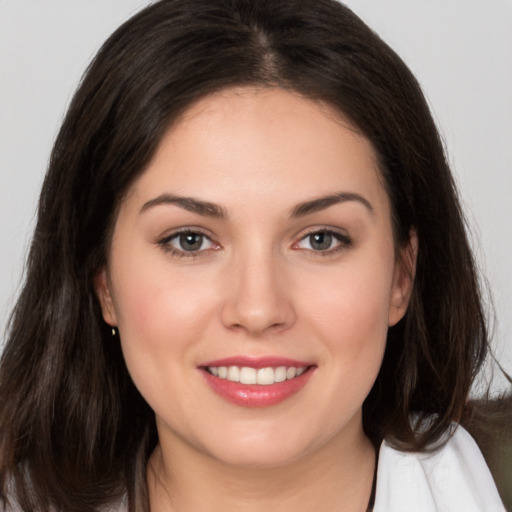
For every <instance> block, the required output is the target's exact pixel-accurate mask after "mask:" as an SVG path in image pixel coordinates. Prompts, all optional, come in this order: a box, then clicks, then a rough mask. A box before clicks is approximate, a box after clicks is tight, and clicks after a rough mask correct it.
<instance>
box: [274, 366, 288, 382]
mask: <svg viewBox="0 0 512 512" xmlns="http://www.w3.org/2000/svg"><path fill="white" fill-rule="evenodd" d="M285 380H286V366H280V367H279V368H276V369H275V371H274V382H284V381H285Z"/></svg>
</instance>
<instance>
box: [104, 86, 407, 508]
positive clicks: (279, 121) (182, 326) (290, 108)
mask: <svg viewBox="0 0 512 512" xmlns="http://www.w3.org/2000/svg"><path fill="white" fill-rule="evenodd" d="M339 193H343V194H352V196H347V197H348V199H347V198H346V197H345V199H346V200H344V201H339V202H336V203H335V204H330V205H326V204H324V205H323V207H320V206H318V205H317V206H318V208H317V210H316V211H312V212H309V213H306V214H303V215H297V211H296V210H297V205H300V204H302V203H304V202H308V201H312V200H316V199H318V198H321V197H325V196H332V195H333V194H339ZM163 194H168V195H172V196H173V197H176V196H179V197H187V198H194V199H197V200H200V201H207V202H209V203H214V204H215V205H217V206H218V207H219V209H222V213H224V218H220V217H216V216H211V215H203V214H202V213H205V212H202V213H198V212H192V211H189V210H187V209H186V208H184V207H183V205H181V206H180V205H178V204H174V203H169V202H165V201H164V202H162V200H161V199H162V195H163ZM157 198H160V199H158V200H156V201H155V199H157ZM144 205H145V206H144ZM294 211H295V215H293V212H294ZM303 213H304V212H303ZM182 228H187V229H190V230H193V231H194V232H197V233H201V234H203V235H205V237H206V238H204V239H203V242H202V245H201V247H200V249H199V250H196V251H193V252H186V251H184V250H183V247H182V246H180V242H179V238H178V237H176V236H175V237H174V238H172V236H173V235H175V233H176V230H179V229H182ZM326 231H331V232H334V233H336V234H337V235H336V236H338V237H339V240H338V238H336V236H335V235H333V238H332V243H331V245H330V246H329V247H328V248H327V249H321V250H318V246H316V245H312V238H311V237H310V236H309V235H310V233H311V232H323V233H324V235H325V232H326ZM173 251H174V252H173ZM176 251H178V253H176ZM403 251H404V253H403V255H402V256H403V259H404V261H406V262H408V265H406V267H408V268H407V269H406V268H405V267H404V266H403V265H401V264H399V263H398V255H397V254H396V251H395V247H394V241H393V235H392V225H391V212H390V203H389V198H388V196H387V194H386V192H385V189H384V187H383V185H382V182H381V178H380V174H379V170H378V167H377V164H376V157H375V154H374V150H373V148H372V146H371V144H370V143H369V142H368V141H367V140H366V138H364V137H363V136H362V135H361V134H360V133H358V131H357V130H356V129H354V128H353V127H352V126H351V125H350V124H349V123H348V122H346V121H345V120H343V119H342V117H341V116H340V115H338V114H336V113H335V112H334V111H333V110H332V109H330V108H329V107H328V106H326V105H323V104H321V103H320V102H315V101H312V100H309V99H305V98H303V97H300V96H299V95H297V94H293V93H290V92H286V91H283V90H281V89H277V88H276V89H254V88H247V87H244V88H237V89H229V90H227V91H223V92H221V93H216V94H214V95H211V96H207V97H205V98H203V99H202V100H200V101H199V102H198V103H197V104H195V105H194V106H192V107H191V108H190V109H189V110H188V111H187V112H186V113H185V115H184V116H182V118H181V119H180V120H179V121H178V122H177V123H175V124H174V125H173V126H172V127H171V128H170V130H169V132H168V133H167V135H166V136H165V137H164V138H163V140H162V141H161V143H160V146H159V149H158V151H157V152H156V154H155V156H154V158H153V160H152V161H151V163H150V165H149V166H148V168H147V169H146V170H145V171H144V172H143V174H142V175H141V176H140V178H139V179H138V180H137V181H136V182H135V183H134V184H133V186H132V188H131V189H130V191H129V193H128V194H127V196H126V198H125V200H124V201H123V203H122V204H121V207H120V210H119V215H118V218H117V222H116V225H115V229H114V233H113V237H112V243H111V248H110V254H109V261H108V265H107V268H105V269H103V270H102V271H101V272H100V273H99V274H98V275H97V278H96V290H97V294H98V297H99V299H100V303H101V305H102V310H103V315H104V319H105V321H106V322H107V323H109V324H110V325H115V326H118V329H119V333H120V338H121V343H122V349H123V353H124V357H125V360H126V364H127V367H128V370H129V372H130V374H131V376H132V378H133V380H134V382H135V384H136V386H137V387H138V389H139V390H140V392H141V393H142V395H143V396H144V397H145V399H146V400H147V401H148V403H149V404H150V406H151V407H152V408H153V410H154V411H155V414H156V419H157V428H158V433H159V440H160V443H159V446H158V447H157V449H156V450H155V453H154V454H153V456H152V458H151V460H150V463H149V465H148V483H149V490H150V501H151V509H152V510H153V511H157V510H180V511H189V510H190V511H192V510H201V511H204V512H208V511H212V512H213V511H217V510H219V511H220V510H222V511H224V510H226V509H227V510H243V511H251V510H262V509H263V508H262V507H263V506H269V507H272V510H278V511H280V510H304V511H306V510H315V511H324V510H325V511H330V510H346V511H363V510H366V507H367V503H368V498H369V494H370V489H371V483H372V478H373V471H374V461H375V451H374V449H373V447H372V445H371V443H370V441H369V440H368V439H367V438H366V436H365V435H364V432H363V428H362V418H361V409H362V404H363V401H364V399H365V397H366V396H367V394H368V393H369V391H370V389H371V387H372V385H373V383H374V381H375V378H376V376H377V374H378V371H379V368H380V365H381V362H382V357H383V353H384V348H385V342H386V333H387V329H388V327H389V326H390V325H393V324H395V323H396V322H398V321H399V320H400V319H401V318H402V316H403V315H404V313H405V311H406V308H407V303H408V300H409V295H410V292H411V286H412V283H411V268H412V267H413V263H414V240H413V241H412V242H411V246H410V247H408V248H404V250H403ZM192 253H193V255H191V254H192ZM237 355H252V356H261V355H279V356H282V357H288V358H293V359H298V360H300V361H307V362H313V363H314V365H315V368H314V370H313V372H314V373H313V374H312V376H311V378H310V379H309V381H308V382H307V384H306V386H305V387H304V388H303V389H301V390H300V391H299V392H298V393H296V394H295V395H293V396H291V397H289V398H288V399H286V400H285V401H284V402H281V403H279V404H277V405H273V406H271V407H263V408H247V407H241V406H238V405H235V404H232V403H229V402H227V401H226V400H224V399H223V398H221V397H220V396H218V395H217V394H216V393H214V392H213V391H212V390H211V389H210V388H209V386H208V385H207V384H206V382H205V379H204V378H203V375H202V374H201V372H200V371H199V370H198V365H200V364H201V363H204V362H206V361H211V360H215V359H219V358H224V357H229V356H237ZM171 496H172V499H171ZM292 507H293V508H292Z"/></svg>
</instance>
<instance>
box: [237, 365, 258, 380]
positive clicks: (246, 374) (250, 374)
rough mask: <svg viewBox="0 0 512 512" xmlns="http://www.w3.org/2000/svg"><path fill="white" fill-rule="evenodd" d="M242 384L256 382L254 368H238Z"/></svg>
mask: <svg viewBox="0 0 512 512" xmlns="http://www.w3.org/2000/svg"><path fill="white" fill-rule="evenodd" d="M239 382H241V383H242V384H256V370H255V369H254V368H247V367H246V366H244V367H243V368H240V381H239Z"/></svg>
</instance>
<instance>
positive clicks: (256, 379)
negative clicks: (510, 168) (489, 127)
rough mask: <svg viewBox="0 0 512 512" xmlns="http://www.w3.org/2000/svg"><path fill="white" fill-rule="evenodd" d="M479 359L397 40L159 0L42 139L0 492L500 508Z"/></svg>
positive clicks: (180, 501) (244, 1)
mask: <svg viewBox="0 0 512 512" xmlns="http://www.w3.org/2000/svg"><path fill="white" fill-rule="evenodd" d="M487 349H488V339H487V331H486V325H485V319H484V315H483V312H482V305H481V301H480V294H479V287H478V281H477V276H476V272H475V265H474V262H473V259H472V255H471V252H470V250H469V248H468V243H467V239H466V234H465V230H464V222H463V218H462V214H461V211H460V207H459V203H458V199H457V195H456V192H455V187H454V184H453V180H452V177H451V175H450V172H449V168H448V166H447V164H446V161H445V158H444V154H443V149H442V144H441V142H440V140H439V137H438V134H437V131H436V129H435V125H434V123H433V121H432V118H431V116H430V113H429V111H428V108H427V106H426V103H425V100H424V98H423V96H422V93H421V91H420V89H419V86H418V84H417V83H416V81H415V80H414V78H413V77H412V75H411V74H410V72H409V71H408V70H407V68H406V67H405V65H404V64H403V63H402V61H401V60H400V59H399V58H398V57H397V56H396V54H395V53H394V52H393V51H392V50H391V49H390V48H389V47H387V46H386V45H385V44H384V43H383V42H382V41H381V40H380V39H379V38H378V37H377V36H376V35H375V34H373V33H372V32H371V31H370V30H369V29H368V28H367V27H366V26H365V25H364V24H363V23H362V22H361V21H360V20H359V19H358V18H357V17H355V16H354V15H353V14H352V13H351V12H350V11H349V10H348V9H346V8H345V7H343V6H342V5H340V4H338V3H336V2H331V1H328V0H322V1H314V2H313V1H300V0H294V1H292V0H285V1H279V2H266V1H258V2H254V1H248V0H229V1H228V0H217V1H213V2H212V1H211V0H208V1H207V0H186V1H184V0H181V1H180V0H170V1H162V2H158V3H156V4H154V5H152V6H150V7H148V8H147V9H145V10H144V11H142V12H141V13H139V14H137V15H136V16H135V17H134V18H132V19H131V20H130V21H128V22H127V23H125V24H124V25H123V26H122V27H121V28H120V29H118V31H116V32H115V33H114V35H113V36H111V38H110V39H109V40H108V41H107V43H106V44H105V45H104V47H103V48H102V49H101V50H100V52H99V54H98V55H97V57H96V58H95V60H94V61H93V63H92V64H91V66H90V68H89V70H88V71H87V73H86V75H85V77H84V79H83V81H82V84H81V85H80V88H79V90H78V91H77V93H76V95H75V97H74V99H73V101H72V104H71V106H70V108H69V112H68V114H67V116H66V119H65V121H64V123H63V126H62V129H61V131H60V133H59V136H58V138H57V140H56V143H55V147H54V151H53V153H52V158H51V162H50V168H49V171H48V174H47V177H46V179H45V183H44V185H43V191H42V194H41V200H40V205H39V213H38V222H37V226H36V231H35V235H34V241H33V244H32V247H31V252H30V255H29V261H28V267H27V279H26V283H25V286H24V288H23V291H22V293H21V295H20V298H19V301H18V304H17V306H16V308H15V310H14V313H13V317H12V322H11V327H10V337H9V340H8V343H7V346H6V348H5V351H4V354H3V358H2V367H1V377H0V396H1V397H2V399H1V400H2V401H1V403H2V407H1V412H0V418H1V425H2V432H3V438H2V444H1V454H2V455H1V461H2V462H1V464H2V466H1V468H2V469H1V475H2V489H3V490H2V497H3V499H4V502H5V504H6V505H7V507H11V509H14V510H17V509H19V510H26V511H28V510H66V511H75V510H76V511H78V510H103V509H105V508H111V509H112V508H113V509H120V510H125V509H127V510H131V511H133V510H137V511H139V510H151V511H152V512H155V511H158V510H202V511H207V510H218V509H221V508H222V509H226V508H228V509H243V510H261V509H262V508H263V507H264V506H267V507H272V509H273V510H291V509H292V507H293V509H299V510H300V509H302V510H326V511H327V510H337V509H340V510H341V509H343V510H354V511H356V510H359V511H360V510H367V509H373V510H375V511H389V510H393V511H397V512H398V511H399V510H410V508H411V503H413V505H414V509H415V510H425V511H427V510H438V509H441V510H456V509H459V510H460V509H463V510H465V511H470V510H474V511H477V510H478V511H485V512H487V511H494V510H496V511H498V510H500V511H501V510H504V507H503V505H502V504H501V501H500V497H499V495H498V491H497V490H496V487H495V485H494V483H493V481H492V477H491V475H490V473H489V470H488V469H487V466H486V464H485V461H484V459H483V457H482V455H481V453H480V451H479V449H478V447H477V446H476V444H475V442H474V441H473V439H472V438H471V437H470V436H469V434H467V432H466V431H465V430H464V429H462V428H461V427H458V428H457V424H458V423H459V422H460V421H461V420H462V419H463V417H464V415H465V414H468V409H467V406H466V402H467V397H468V392H469V389H470V386H471V384H472V382H473V380H474V378H475V375H476V374H477V372H478V370H479V368H480V366H481V364H482V362H483V361H484V359H485V357H486V354H487ZM411 452H415V453H411ZM377 456H378V459H379V460H378V461H377V460H376V459H377ZM440 465H441V466H442V467H443V468H444V470H443V472H440V471H439V469H438V468H439V466H440ZM411 500H412V501H411ZM16 507H18V508H16ZM422 507H423V508H422ZM457 507H458V508H457Z"/></svg>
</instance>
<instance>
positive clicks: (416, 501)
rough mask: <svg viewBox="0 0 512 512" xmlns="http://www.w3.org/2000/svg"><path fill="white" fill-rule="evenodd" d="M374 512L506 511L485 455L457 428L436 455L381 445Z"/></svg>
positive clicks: (463, 431) (466, 434) (464, 431)
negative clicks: (409, 451) (407, 451)
mask: <svg viewBox="0 0 512 512" xmlns="http://www.w3.org/2000/svg"><path fill="white" fill-rule="evenodd" d="M373 512H505V507H504V506H503V504H502V502H501V499H500V496H499V494H498V490H497V489H496V485H495V483H494V480H493V479H492V476H491V473H490V471H489V469H488V467H487V464H486V463H485V460H484V458H483V456H482V454H481V452H480V449H479V448H478V446H477V444H476V443H475V441H474V440H473V438H472V437H471V436H470V435H469V434H468V432H467V431H466V430H464V428H462V427H461V426H458V427H457V430H456V431H455V434H454V435H453V436H452V438H451V439H450V440H449V441H448V443H447V444H446V445H445V446H444V447H443V448H441V449H439V450H437V451H435V452H432V453H406V452H401V451H398V450H395V449H394V448H391V446H389V444H388V443H387V442H386V441H384V442H383V443H382V445H381V448H380V451H379V464H378V468H377V487H376V494H375V504H374V508H373Z"/></svg>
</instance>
